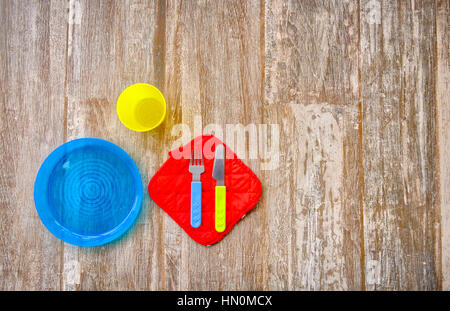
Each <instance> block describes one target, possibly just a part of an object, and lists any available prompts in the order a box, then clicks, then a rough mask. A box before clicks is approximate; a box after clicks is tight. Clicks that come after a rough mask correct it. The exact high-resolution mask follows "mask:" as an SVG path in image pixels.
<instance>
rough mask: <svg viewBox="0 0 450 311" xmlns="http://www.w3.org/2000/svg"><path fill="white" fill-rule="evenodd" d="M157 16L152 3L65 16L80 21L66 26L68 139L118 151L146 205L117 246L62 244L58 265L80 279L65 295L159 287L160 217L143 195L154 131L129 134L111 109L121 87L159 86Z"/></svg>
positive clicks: (96, 5) (82, 7)
mask: <svg viewBox="0 0 450 311" xmlns="http://www.w3.org/2000/svg"><path fill="white" fill-rule="evenodd" d="M72 10H73V11H72ZM158 10H159V6H158V2H154V1H127V2H126V3H122V2H105V1H86V2H76V3H75V5H73V6H71V12H70V13H69V14H74V15H75V20H78V21H79V22H78V23H73V24H70V25H69V31H68V33H69V39H68V62H67V76H68V77H67V90H66V91H67V108H66V109H67V140H71V139H75V138H79V137H99V138H104V139H107V140H109V141H111V142H114V143H116V144H117V145H119V146H121V147H122V148H123V149H124V150H125V151H127V152H128V153H129V154H130V155H131V156H132V158H133V159H134V160H135V162H136V164H137V166H138V168H139V170H140V172H141V176H142V180H143V183H144V184H143V187H144V197H145V199H144V203H143V206H142V212H141V214H140V216H139V218H138V221H137V224H136V225H135V226H134V227H133V228H132V229H131V230H130V232H129V233H128V234H126V235H125V236H124V237H123V238H121V239H120V240H119V241H117V242H114V243H111V244H108V245H107V246H104V247H99V248H93V249H86V248H76V249H75V250H73V247H71V246H68V245H65V248H64V252H65V255H64V258H65V261H66V262H67V261H69V262H73V263H75V265H79V269H78V272H79V274H80V275H79V276H78V277H77V278H78V280H79V284H75V286H72V287H68V288H67V289H71V288H73V289H91V290H92V289H98V290H105V289H116V290H120V289H138V290H139V289H161V288H163V284H162V282H163V280H164V272H163V271H164V258H163V257H162V253H163V251H164V249H163V245H162V242H161V241H162V238H163V236H162V228H163V227H162V221H163V219H162V215H161V212H159V209H158V208H156V206H155V205H154V204H153V203H152V202H150V200H149V199H148V195H145V194H146V193H147V191H146V183H147V182H148V180H149V177H150V176H152V175H153V174H154V172H155V171H156V170H157V168H158V167H159V166H160V165H161V164H162V159H161V153H160V151H161V149H162V148H161V141H160V138H159V136H158V135H159V133H160V132H159V131H160V130H156V131H155V132H151V133H135V132H132V131H130V130H128V129H127V128H125V127H124V126H123V125H122V124H121V123H120V121H119V120H118V118H117V114H116V111H115V110H116V100H117V97H118V96H119V94H120V92H121V91H122V90H123V89H124V88H125V87H127V86H129V85H131V84H133V83H136V82H148V83H151V84H154V85H156V86H157V87H162V86H164V77H162V78H161V76H160V75H161V70H162V72H163V71H164V63H163V62H162V61H161V59H162V56H161V55H160V54H159V53H160V50H159V49H158V48H157V47H158V46H159V45H160V44H161V40H164V38H162V39H161V37H160V36H159V35H158V34H157V31H158V28H157V27H155V25H158V13H159V11H158ZM144 29H145V31H143V30H144ZM172 107H173V106H172ZM169 113H170V111H169ZM67 253H69V255H68V256H66V254H67ZM69 281H70V280H69ZM65 282H66V280H64V283H65ZM72 283H73V282H72Z"/></svg>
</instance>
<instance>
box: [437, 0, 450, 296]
mask: <svg viewBox="0 0 450 311" xmlns="http://www.w3.org/2000/svg"><path fill="white" fill-rule="evenodd" d="M449 5H450V4H449V2H448V1H439V2H438V4H437V12H436V13H437V15H436V34H437V47H436V48H437V70H436V71H437V82H436V83H437V92H436V100H437V109H438V116H439V117H438V124H439V131H438V139H439V154H440V157H439V158H440V162H439V164H440V169H439V172H440V186H441V188H440V194H441V197H440V202H441V239H442V245H441V249H442V289H443V290H447V291H448V290H450V252H449V250H450V191H449V189H450V161H449V155H448V150H450V131H449V129H448V127H449V125H450V101H449V98H450V96H449V95H450V94H449V84H450V75H449V73H450V72H449V69H450V63H449V57H448V56H449V51H450V49H449V30H450V29H449V27H450V24H449V12H450V11H449Z"/></svg>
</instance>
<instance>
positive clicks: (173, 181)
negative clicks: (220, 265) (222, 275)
mask: <svg viewBox="0 0 450 311" xmlns="http://www.w3.org/2000/svg"><path fill="white" fill-rule="evenodd" d="M196 144H197V146H200V145H202V150H203V163H204V166H205V171H204V173H203V174H201V176H200V179H201V182H202V224H201V225H200V227H198V228H192V227H191V223H190V217H191V216H190V215H191V214H190V213H191V205H190V204H191V203H190V202H191V181H192V174H191V173H190V172H189V158H190V155H191V150H194V146H195V145H196ZM219 144H223V145H224V146H225V158H226V159H225V186H226V189H227V196H226V222H227V224H226V229H225V231H224V232H221V233H219V232H217V231H216V230H215V228H214V191H215V186H216V181H215V179H213V178H212V170H213V165H214V152H215V146H216V145H219ZM195 150H197V149H195ZM169 156H170V157H169V159H168V160H167V161H166V162H165V163H164V164H163V165H162V166H161V167H160V169H159V170H158V171H157V172H156V174H155V175H154V176H153V178H152V179H151V180H150V183H149V184H148V193H149V194H150V197H151V198H152V200H153V201H154V202H155V203H156V204H157V205H158V206H159V207H161V208H162V209H163V210H164V211H165V212H166V213H167V214H169V216H170V217H172V219H173V220H175V222H176V223H177V224H178V225H180V226H181V228H183V229H184V231H186V233H187V234H188V235H189V236H190V237H191V238H192V239H193V240H194V241H196V242H198V243H200V244H203V245H212V244H214V243H217V242H219V241H220V240H221V239H222V238H223V237H224V236H225V235H226V234H227V233H228V232H229V231H230V230H231V228H232V227H233V226H234V225H235V224H236V223H237V222H238V221H239V220H240V219H241V218H243V217H244V215H245V214H246V213H247V212H248V211H250V210H251V209H252V208H253V207H254V206H255V204H256V203H257V202H258V200H259V198H260V197H261V182H260V181H259V179H258V177H256V175H255V174H254V173H253V172H252V171H251V170H250V169H249V168H248V167H247V166H246V165H245V164H244V163H243V162H242V161H241V160H240V159H238V158H237V157H236V155H235V154H234V153H233V151H231V150H230V149H229V148H228V147H227V146H226V145H225V144H224V143H223V142H221V141H220V140H219V139H218V138H217V137H215V136H213V135H203V136H199V137H197V138H195V139H193V140H192V141H191V142H190V143H188V144H187V145H185V146H184V147H180V148H178V149H174V150H172V151H170V152H169Z"/></svg>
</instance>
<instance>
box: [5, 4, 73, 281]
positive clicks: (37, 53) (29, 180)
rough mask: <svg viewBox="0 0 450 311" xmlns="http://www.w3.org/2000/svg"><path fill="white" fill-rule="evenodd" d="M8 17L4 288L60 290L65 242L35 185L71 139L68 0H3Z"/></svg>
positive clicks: (6, 43) (6, 37) (6, 46)
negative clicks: (66, 117) (41, 211)
mask: <svg viewBox="0 0 450 311" xmlns="http://www.w3.org/2000/svg"><path fill="white" fill-rule="evenodd" d="M0 23H1V25H2V27H1V31H0V77H1V78H0V79H1V83H0V111H1V116H0V118H1V124H0V126H1V153H2V155H1V168H2V172H1V174H0V217H1V226H0V249H1V251H0V253H1V254H2V255H1V256H0V276H1V277H0V288H1V289H5V290H21V289H60V270H61V265H62V260H61V256H60V254H61V242H60V241H58V240H57V239H55V238H54V237H53V236H52V235H51V234H50V233H49V232H48V231H47V230H46V229H45V227H44V226H43V225H42V223H41V222H40V219H39V217H38V215H37V213H36V210H35V208H34V200H33V185H34V176H35V174H36V173H37V171H38V169H39V166H40V164H41V162H42V161H43V160H44V159H45V157H46V156H47V155H48V154H49V153H50V152H51V151H52V150H53V149H54V148H55V147H56V146H58V145H59V144H61V143H63V142H64V138H63V132H64V130H63V124H62V122H60V120H62V119H63V111H64V105H63V103H64V92H63V91H64V68H65V54H64V53H65V52H64V51H65V39H64V37H65V10H64V5H61V4H60V3H49V2H40V1H30V2H28V3H27V9H26V10H24V9H23V3H20V2H16V1H8V2H4V1H3V2H2V4H1V8H0Z"/></svg>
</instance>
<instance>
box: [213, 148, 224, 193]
mask: <svg viewBox="0 0 450 311" xmlns="http://www.w3.org/2000/svg"><path fill="white" fill-rule="evenodd" d="M224 149H225V148H224V147H223V145H218V146H216V153H215V158H214V166H213V173H212V177H213V178H214V179H215V180H216V182H217V186H224V185H225V150H224Z"/></svg>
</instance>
